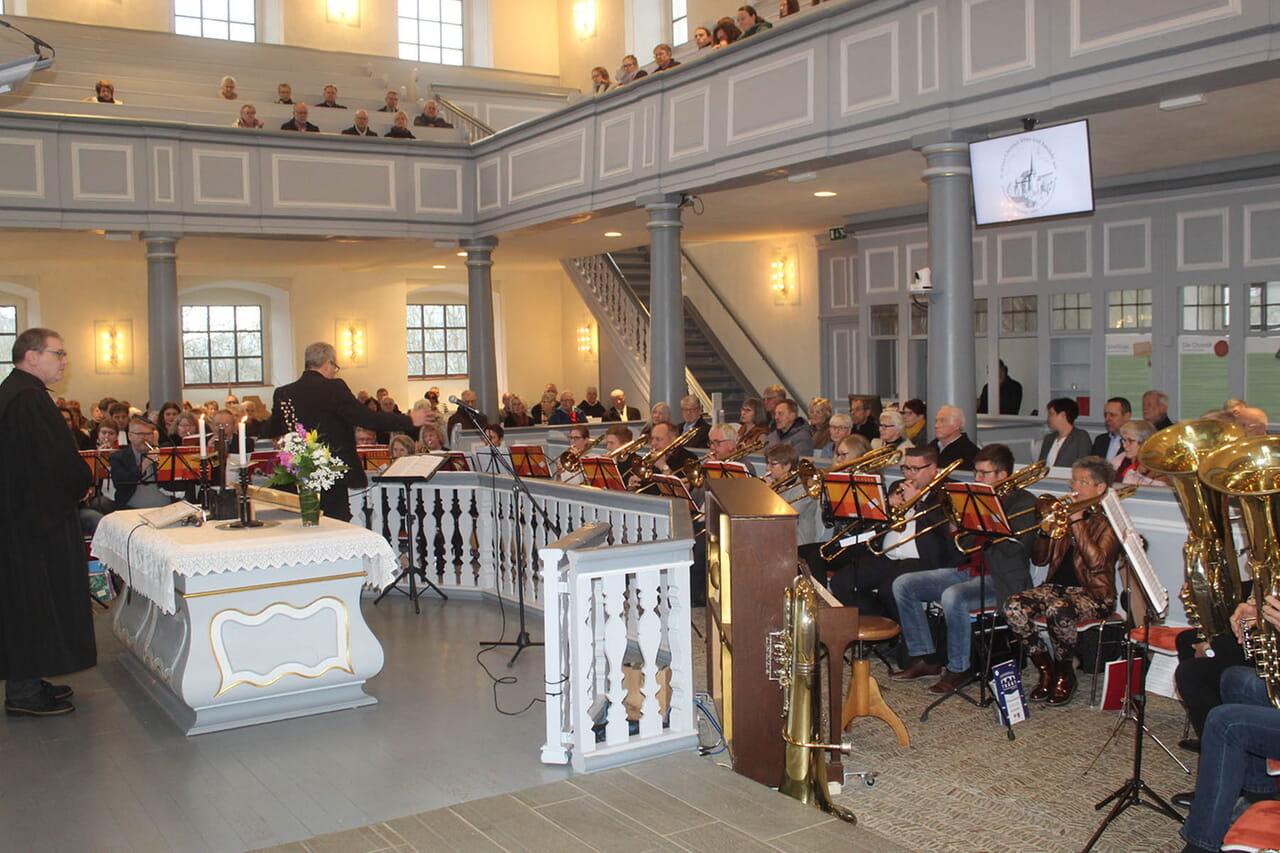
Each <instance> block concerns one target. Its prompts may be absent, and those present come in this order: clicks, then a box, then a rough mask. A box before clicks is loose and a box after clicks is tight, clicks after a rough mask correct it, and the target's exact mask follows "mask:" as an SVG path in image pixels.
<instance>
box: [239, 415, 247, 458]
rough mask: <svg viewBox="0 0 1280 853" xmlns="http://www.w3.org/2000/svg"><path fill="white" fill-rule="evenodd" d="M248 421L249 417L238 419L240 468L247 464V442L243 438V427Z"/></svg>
mask: <svg viewBox="0 0 1280 853" xmlns="http://www.w3.org/2000/svg"><path fill="white" fill-rule="evenodd" d="M247 420H249V416H248V415H245V416H244V417H243V418H241V419H240V467H242V468H243V467H244V466H245V465H248V464H249V440H248V439H247V438H245V433H244V425H245V421H247Z"/></svg>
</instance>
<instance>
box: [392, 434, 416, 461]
mask: <svg viewBox="0 0 1280 853" xmlns="http://www.w3.org/2000/svg"><path fill="white" fill-rule="evenodd" d="M387 448H388V453H389V455H390V456H391V461H392V462H394V461H396V460H397V459H403V458H404V457H406V456H414V455H416V454H417V452H418V445H417V444H416V443H415V442H414V440H413V439H412V438H410V437H409V436H407V435H405V434H404V433H396V434H395V435H393V436H391V441H390V443H389V444H388V445H387Z"/></svg>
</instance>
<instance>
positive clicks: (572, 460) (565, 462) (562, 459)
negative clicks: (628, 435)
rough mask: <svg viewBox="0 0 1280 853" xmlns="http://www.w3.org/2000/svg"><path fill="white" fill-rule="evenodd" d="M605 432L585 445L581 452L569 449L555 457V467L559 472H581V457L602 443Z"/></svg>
mask: <svg viewBox="0 0 1280 853" xmlns="http://www.w3.org/2000/svg"><path fill="white" fill-rule="evenodd" d="M607 435H608V433H607V432H602V433H600V434H599V435H597V436H596V437H595V438H593V439H591V441H589V442H588V443H587V446H586V447H584V448H582V449H581V450H574V449H573V448H572V447H570V448H569V449H568V450H566V451H565V452H564V453H561V454H560V455H559V456H557V457H556V465H558V466H559V468H560V470H561V471H571V472H573V473H577V472H578V471H581V470H582V457H583V456H586V455H587V451H588V450H590V449H591V448H593V447H595V446H596V445H597V444H599V443H600V442H602V441H604V439H605V436H607Z"/></svg>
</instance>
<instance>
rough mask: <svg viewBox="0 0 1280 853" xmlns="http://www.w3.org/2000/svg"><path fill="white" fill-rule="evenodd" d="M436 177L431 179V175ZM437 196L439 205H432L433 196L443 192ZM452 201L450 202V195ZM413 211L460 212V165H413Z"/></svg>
mask: <svg viewBox="0 0 1280 853" xmlns="http://www.w3.org/2000/svg"><path fill="white" fill-rule="evenodd" d="M432 173H435V175H436V177H434V178H432V177H431V174H432ZM446 187H448V191H447V192H445V193H442V194H441V195H440V196H439V201H440V203H439V204H433V203H432V201H433V200H434V199H433V196H434V195H435V194H436V193H438V192H441V191H442V190H445V188H446ZM450 193H451V195H452V201H451V202H450V200H449V199H450V195H449V194H450ZM413 209H414V212H415V213H455V214H461V213H462V212H463V211H462V166H461V164H457V163H454V164H433V163H414V164H413Z"/></svg>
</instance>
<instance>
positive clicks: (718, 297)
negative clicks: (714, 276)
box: [680, 249, 808, 410]
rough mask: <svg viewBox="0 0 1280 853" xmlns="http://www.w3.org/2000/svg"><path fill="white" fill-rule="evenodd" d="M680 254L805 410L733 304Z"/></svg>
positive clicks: (805, 406) (721, 308)
mask: <svg viewBox="0 0 1280 853" xmlns="http://www.w3.org/2000/svg"><path fill="white" fill-rule="evenodd" d="M680 256H681V258H682V259H683V260H684V262H685V263H686V264H688V265H689V267H690V269H692V270H693V271H694V272H695V273H697V274H698V278H700V279H702V283H703V284H705V285H706V286H707V290H708V291H709V292H710V293H711V295H712V296H714V297H715V298H716V301H717V302H719V303H720V310H722V311H723V312H724V313H725V315H726V316H727V317H728V318H729V319H730V320H732V321H733V322H734V323H735V324H736V325H737V327H738V331H739V332H741V333H742V336H743V337H744V338H746V339H747V341H748V343H750V344H751V346H752V347H754V348H755V351H756V354H757V355H759V356H760V359H761V360H762V361H763V362H764V363H765V364H766V365H767V366H768V368H769V369H770V370H772V371H773V375H774V376H776V377H777V378H778V384H780V385H781V386H782V387H783V388H784V389H785V390H786V392H787V396H788V397H790V398H791V399H792V400H794V401H795V402H796V404H797V405H799V406H800V408H801V410H807V409H808V405H807V404H808V400H806V399H805V398H803V397H801V396H800V394H799V392H798V391H797V390H796V386H795V384H794V383H793V382H791V380H790V379H788V378H787V376H786V374H784V373H783V372H782V369H781V368H780V367H778V365H777V364H775V363H774V361H773V359H772V358H770V357H769V352H768V351H767V350H766V349H765V348H764V347H762V346H761V345H760V342H759V341H758V340H756V336H755V335H753V334H751V330H750V329H748V328H747V324H746V323H744V322H743V321H742V318H741V317H739V316H738V312H737V311H734V310H733V306H732V305H731V304H730V303H729V302H728V300H726V299H725V298H724V296H723V295H722V294H721V293H720V290H719V289H718V288H717V287H716V286H715V284H713V283H712V281H711V279H710V278H708V277H707V275H706V273H704V272H703V271H702V268H701V267H699V266H698V264H697V262H696V261H694V259H693V258H691V257H689V253H688V252H687V251H685V250H684V249H681V250H680ZM746 387H747V388H748V389H751V388H752V385H751V384H750V383H747V384H746Z"/></svg>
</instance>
